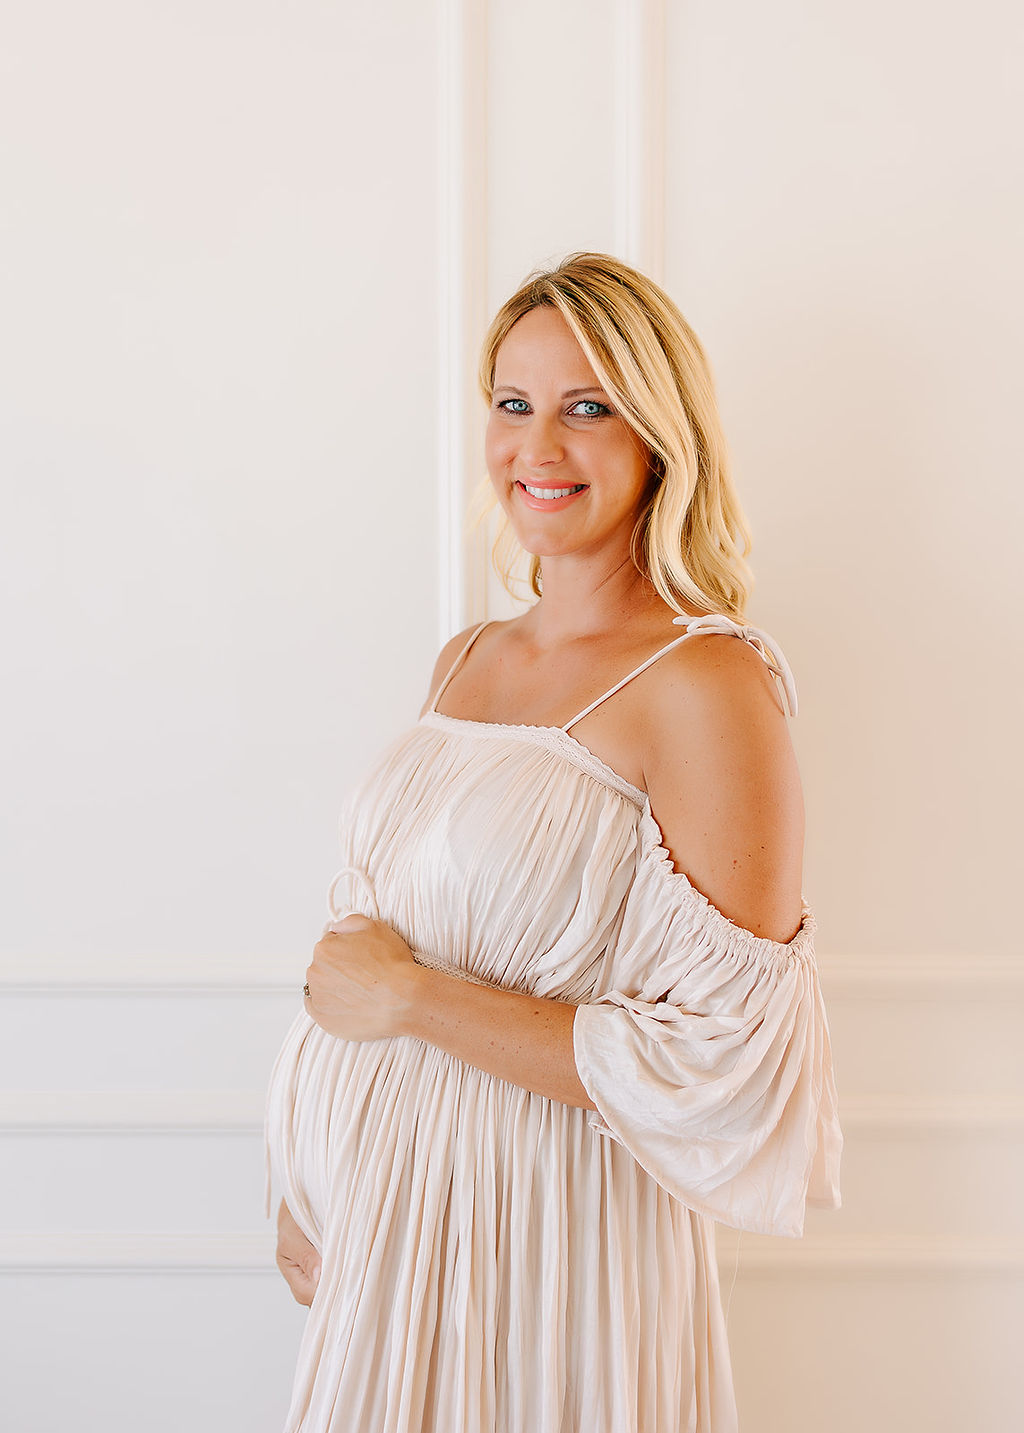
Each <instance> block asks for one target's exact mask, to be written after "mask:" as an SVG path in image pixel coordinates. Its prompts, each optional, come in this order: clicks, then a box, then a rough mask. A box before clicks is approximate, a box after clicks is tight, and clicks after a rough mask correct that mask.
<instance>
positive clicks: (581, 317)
mask: <svg viewBox="0 0 1024 1433" xmlns="http://www.w3.org/2000/svg"><path fill="white" fill-rule="evenodd" d="M481 378H482V383H483V388H484V392H485V395H486V398H487V402H488V404H489V419H488V428H487V444H486V447H487V467H488V471H489V475H490V481H491V484H492V485H493V488H494V493H495V496H496V499H497V501H498V503H500V505H501V507H502V509H503V511H504V515H505V518H506V522H507V528H508V530H509V533H510V535H511V536H512V537H514V539H515V540H516V541H517V542H518V544H519V545H520V547H521V548H523V549H525V550H526V552H528V553H530V554H531V555H532V557H531V578H532V587H533V592H534V597H535V601H534V602H533V604H532V605H531V606H530V607H529V608H528V609H527V610H526V611H525V612H524V613H523V614H522V615H521V616H518V617H515V618H513V619H511V620H509V621H499V622H485V623H481V624H480V625H478V626H476V627H474V628H472V629H471V630H469V631H467V632H463V633H461V634H459V635H458V636H457V637H456V638H454V639H453V641H452V642H451V643H449V645H448V646H447V647H446V648H445V649H444V651H442V653H441V655H440V657H439V659H438V663H437V668H436V671H435V674H434V680H433V683H432V686H431V691H430V693H429V694H428V701H427V705H426V708H425V710H424V711H423V713H422V714H421V716H420V719H419V721H418V722H417V723H416V725H414V726H412V727H411V728H410V730H409V731H408V732H406V734H405V735H404V736H402V737H401V738H400V739H399V740H398V741H397V742H395V743H394V744H393V745H392V746H391V748H390V749H389V750H388V751H386V752H385V753H384V755H383V756H382V757H381V758H380V760H379V761H378V762H377V764H376V765H375V767H374V768H373V770H372V771H371V772H370V773H369V775H368V776H367V778H366V780H365V781H364V782H363V784H362V785H361V786H360V787H359V789H358V790H357V791H356V792H355V793H354V794H353V795H352V796H351V797H350V799H349V800H348V802H347V805H346V807H345V810H344V812H343V815H342V820H341V843H342V868H341V870H340V871H339V872H338V875H337V876H336V877H335V879H334V881H333V882H332V885H331V890H330V893H329V905H330V910H331V915H332V920H331V922H330V924H329V925H328V927H327V929H326V931H325V933H324V935H323V937H322V938H321V940H320V941H319V943H318V944H317V945H316V947H315V949H314V952H313V959H312V963H311V965H310V967H309V970H308V972H307V985H306V988H305V992H304V1008H303V1010H302V1011H301V1012H300V1014H299V1015H298V1016H297V1018H296V1020H295V1022H294V1024H293V1026H292V1028H291V1030H290V1032H289V1033H288V1035H287V1038H286V1039H285V1042H284V1045H283V1048H282V1050H281V1052H280V1055H279V1057H278V1060H277V1063H276V1066H275V1069H274V1073H273V1077H272V1081H271V1088H270V1092H269V1099H268V1120H267V1131H268V1139H269V1145H270V1153H271V1160H272V1169H273V1173H274V1178H275V1181H276V1184H277V1187H278V1188H279V1189H280V1191H281V1194H282V1195H283V1199H282V1203H281V1207H280V1213H279V1220H278V1223H279V1232H280V1242H279V1254H278V1260H279V1264H280V1266H281V1268H282V1270H283V1271H284V1272H285V1275H286V1277H287V1278H288V1281H289V1283H290V1285H291V1287H292V1290H293V1292H294V1293H295V1296H296V1297H297V1298H298V1299H299V1300H300V1302H303V1303H309V1304H310V1310H309V1315H308V1322H307V1325H306V1329H305V1335H304V1338H303V1342H302V1347H301V1351H300V1356H299V1366H298V1370H297V1374H296V1381H295V1388H294V1395H293V1400H292V1407H291V1412H290V1415H289V1420H288V1425H287V1427H288V1430H289V1433H298V1430H302V1433H328V1431H330V1433H341V1430H345V1433H732V1430H734V1429H735V1426H736V1411H735V1403H734V1399H733V1391H732V1379H731V1373H730V1365H729V1355H728V1348H727V1344H726V1337H725V1327H724V1320H723V1317H722V1310H721V1305H720V1300H719V1289H718V1277H717V1270H716V1264H715V1249H714V1226H715V1223H716V1222H721V1223H725V1224H729V1225H732V1226H733V1227H734V1228H737V1229H749V1230H756V1231H758V1232H761V1233H772V1234H785V1235H799V1234H800V1233H802V1230H803V1222H804V1210H805V1205H806V1203H807V1202H808V1201H811V1202H814V1203H817V1204H821V1205H824V1206H827V1207H836V1206H837V1205H838V1203H839V1185H838V1169H839V1154H840V1149H841V1144H842V1137H841V1134H840V1131H839V1125H838V1120H837V1114H836V1097H835V1087H834V1082H833V1075H832V1063H831V1054H830V1047H829V1036H828V1025H827V1021H826V1018H825V1013H824V1009H823V1006H822V1000H821V993H820V989H819V985H818V977H817V971H816V967H815V958H814V945H813V942H814V920H813V917H812V914H811V912H810V910H809V908H808V907H807V906H806V904H805V903H804V902H803V899H802V893H801V857H802V845H803V808H802V800H801V794H800V784H799V777H798V774H797V770H796V766H795V761H794V756H793V751H792V746H791V742H790V737H789V731H788V725H787V715H795V712H796V694H795V688H794V683H793V678H792V675H791V673H790V670H789V667H788V666H787V664H786V661H785V658H784V657H783V655H782V653H781V651H780V650H779V648H778V647H777V646H776V644H775V643H774V642H773V641H772V639H771V638H770V637H768V636H767V634H765V633H764V632H761V631H759V630H757V629H755V628H753V627H750V626H748V625H746V624H745V615H744V606H745V600H746V597H747V592H748V587H749V574H748V569H747V567H746V563H745V561H744V557H745V553H746V550H747V547H748V541H747V534H746V528H745V525H744V521H743V517H742V513H741V511H740V508H739V504H738V501H737V498H736V494H735V492H734V489H733V486H732V482H731V480H730V477H729V472H728V466H727V458H726V451H725V444H724V441H723V438H722V434H721V430H720V423H719V417H718V412H717V407H716V403H715V397H714V390H713V386H712V381H711V377H710V373H709V369H708V365H707V360H706V358H705V356H704V353H703V350H702V348H701V345H700V343H699V342H698V340H697V338H696V336H695V335H694V333H693V331H692V330H691V329H690V327H689V326H688V324H687V323H686V321H685V320H684V319H683V317H682V315H681V314H680V313H679V311H678V310H677V308H676V307H675V305H674V304H673V303H672V301H671V300H670V299H669V298H668V297H667V295H666V294H665V293H664V292H663V291H662V290H661V289H660V288H658V287H657V286H656V285H655V284H653V283H651V282H650V281H649V280H648V279H646V278H645V277H644V276H643V275H641V274H639V273H637V272H636V271H635V270H633V269H631V268H628V267H627V266H625V265H624V264H621V263H619V262H618V261H616V260H614V259H611V258H609V257H607V256H605V255H599V254H578V255H574V256H572V257H570V258H569V259H567V260H566V261H565V262H564V263H563V264H561V265H560V266H559V267H558V268H557V269H554V270H552V271H550V272H547V273H543V274H540V275H534V276H533V277H532V278H531V279H529V280H528V281H527V282H526V283H525V284H524V285H523V286H522V287H521V288H520V289H519V291H518V292H517V293H516V294H515V295H513V297H512V298H511V299H510V300H509V301H508V302H507V303H506V304H505V305H504V306H503V307H502V309H501V310H500V312H499V313H498V315H497V317H496V318H495V320H494V322H493V324H492V326H491V328H490V331H489V333H488V335H487V339H486V342H485V346H484V354H483V361H482V367H481Z"/></svg>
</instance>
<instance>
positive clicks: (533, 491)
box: [519, 482, 586, 502]
mask: <svg viewBox="0 0 1024 1433" xmlns="http://www.w3.org/2000/svg"><path fill="white" fill-rule="evenodd" d="M519 486H520V487H521V488H522V489H523V490H524V491H525V492H528V493H529V494H530V497H531V498H541V499H542V500H544V501H550V502H553V501H554V500H555V498H568V497H572V495H573V493H581V492H582V491H583V489H584V488H585V487H586V483H576V484H575V485H574V486H573V487H568V488H531V487H530V485H529V483H522V482H521V483H520V484H519Z"/></svg>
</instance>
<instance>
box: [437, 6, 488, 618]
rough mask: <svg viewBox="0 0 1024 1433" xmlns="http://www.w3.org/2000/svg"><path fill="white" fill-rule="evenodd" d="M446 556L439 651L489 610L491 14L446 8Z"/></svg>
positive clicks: (442, 315)
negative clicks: (486, 398)
mask: <svg viewBox="0 0 1024 1433" xmlns="http://www.w3.org/2000/svg"><path fill="white" fill-rule="evenodd" d="M438 22H439V28H440V33H439V36H438V104H439V108H438V164H439V172H438V197H439V203H438V235H437V245H438V283H437V304H438V313H437V332H438V354H437V377H438V400H439V401H438V415H439V416H438V451H437V479H438V482H437V495H438V555H439V562H440V569H441V570H440V573H439V578H440V580H439V584H438V586H439V609H438V637H439V642H440V644H442V645H443V644H444V643H445V642H447V641H448V640H449V638H450V637H451V636H452V635H453V633H455V632H458V631H460V630H461V629H462V628H463V627H465V626H467V625H468V623H469V621H470V619H471V617H472V616H476V615H479V614H482V613H483V612H484V611H485V606H486V592H487V557H486V553H485V551H484V546H483V543H482V542H481V541H480V540H479V539H478V538H474V537H472V536H471V535H470V534H469V533H468V531H467V526H466V512H467V509H468V507H469V499H470V496H471V493H472V490H473V488H474V487H475V486H476V476H477V475H478V474H480V470H481V454H482V453H483V450H484V445H483V414H482V412H481V411H480V408H481V405H480V402H479V400H478V398H477V396H476V366H477V354H478V351H479V346H480V341H481V339H482V338H483V335H484V331H485V328H486V324H487V312H486V303H487V252H488V245H487V61H488V55H487V7H486V6H485V5H481V4H480V3H479V0H440V4H439V6H438Z"/></svg>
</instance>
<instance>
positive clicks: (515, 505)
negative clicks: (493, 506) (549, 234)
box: [486, 306, 651, 561]
mask: <svg viewBox="0 0 1024 1433" xmlns="http://www.w3.org/2000/svg"><path fill="white" fill-rule="evenodd" d="M486 452H487V470H488V472H489V473H490V476H491V482H492V483H493V484H494V487H495V491H496V493H497V496H498V501H499V502H500V503H501V505H502V507H503V508H504V510H505V512H506V514H507V515H508V518H509V521H510V522H511V523H512V527H513V529H514V531H515V534H516V537H517V538H518V540H519V542H520V544H521V546H522V547H524V548H525V549H526V551H527V552H531V553H534V554H535V555H536V556H538V557H560V556H567V555H569V554H576V555H583V556H597V555H600V554H605V553H606V554H607V555H608V556H609V557H611V558H612V559H613V560H615V561H621V560H622V558H623V557H627V556H628V555H629V549H630V541H631V538H632V535H633V529H634V527H635V525H636V520H637V517H638V515H639V512H640V509H641V507H642V506H643V504H644V502H645V500H646V498H647V495H648V492H649V490H650V483H651V477H650V464H649V460H648V453H647V449H646V447H645V446H644V444H643V443H642V442H641V440H640V438H639V437H637V435H636V434H635V433H634V431H633V429H632V428H630V426H629V424H628V423H627V422H626V421H625V419H623V418H621V417H620V416H619V414H618V413H617V412H616V411H615V410H614V407H613V404H612V400H611V398H610V396H609V395H608V394H607V393H606V392H605V390H604V389H603V388H602V387H601V385H600V383H599V382H598V379H597V375H596V374H595V372H594V370H593V368H591V366H590V364H589V363H588V361H587V358H586V355H585V354H584V352H583V350H582V349H581V348H580V346H579V344H578V343H577V342H576V339H575V338H574V337H573V334H572V331H571V330H570V328H569V326H568V324H567V323H566V322H565V320H564V319H563V318H562V316H561V314H560V313H559V312H558V310H557V309H554V308H550V307H546V306H545V307H541V308H535V309H531V310H530V312H529V313H527V314H524V315H523V317H522V318H521V319H519V321H518V322H517V323H516V324H514V325H513V327H512V328H511V329H510V330H509V332H508V334H507V335H506V337H505V340H504V342H503V343H502V345H501V347H500V348H499V349H498V354H497V361H496V366H495V375H494V395H493V397H492V399H491V411H490V416H489V418H488V422H487V443H486Z"/></svg>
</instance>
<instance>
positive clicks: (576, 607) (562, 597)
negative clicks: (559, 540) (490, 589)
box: [529, 553, 668, 646]
mask: <svg viewBox="0 0 1024 1433" xmlns="http://www.w3.org/2000/svg"><path fill="white" fill-rule="evenodd" d="M541 582H542V585H543V596H542V597H541V599H540V601H539V602H538V603H537V604H536V606H535V607H533V608H532V609H531V611H530V613H529V617H530V623H529V625H530V627H531V629H532V635H533V638H534V640H535V641H536V642H537V643H538V644H539V645H540V646H549V645H550V646H553V645H555V644H557V643H559V642H564V641H566V640H567V639H571V638H574V637H589V636H596V635H599V634H601V633H604V632H607V631H609V630H610V629H618V628H620V627H621V626H622V625H623V624H624V623H626V622H629V621H630V620H633V619H636V618H637V617H648V616H653V615H655V614H656V613H657V612H660V611H664V612H666V613H667V611H668V609H667V608H666V606H665V603H664V602H663V601H662V599H661V598H660V597H659V596H658V594H657V592H656V591H655V590H654V588H653V587H652V586H651V584H650V582H648V580H647V579H646V578H645V577H644V576H643V574H642V573H641V572H640V571H639V570H638V569H637V567H636V565H635V563H634V562H633V559H632V558H631V557H630V556H629V555H628V553H627V554H626V555H624V556H623V557H622V558H621V559H620V560H618V561H616V562H607V561H606V562H604V563H601V564H598V563H588V562H587V561H586V560H584V559H580V558H576V557H573V558H569V557H560V558H542V559H541Z"/></svg>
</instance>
